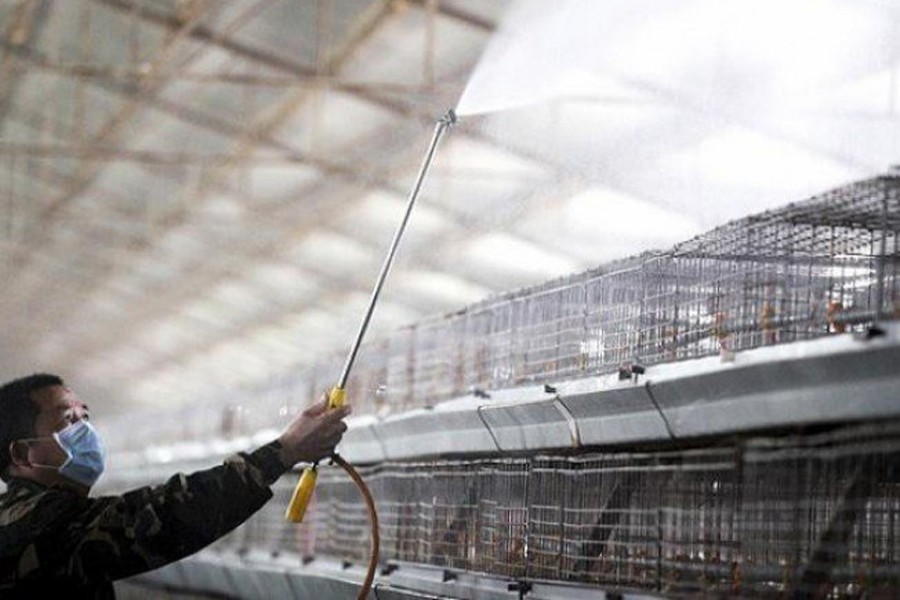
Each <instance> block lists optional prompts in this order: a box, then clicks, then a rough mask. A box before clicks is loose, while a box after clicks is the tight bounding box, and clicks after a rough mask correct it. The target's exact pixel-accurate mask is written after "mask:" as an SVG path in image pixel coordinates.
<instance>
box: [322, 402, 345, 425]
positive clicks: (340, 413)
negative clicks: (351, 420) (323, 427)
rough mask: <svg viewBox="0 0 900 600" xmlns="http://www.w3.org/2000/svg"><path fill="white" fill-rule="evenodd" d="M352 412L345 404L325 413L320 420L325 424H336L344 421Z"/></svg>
mask: <svg viewBox="0 0 900 600" xmlns="http://www.w3.org/2000/svg"><path fill="white" fill-rule="evenodd" d="M351 412H352V409H351V408H350V406H349V405H347V404H345V405H344V406H339V407H338V408H335V409H334V410H329V411H327V412H326V413H325V414H324V415H323V416H322V420H323V421H326V422H332V423H333V422H336V421H340V420H342V419H344V418H345V417H347V415H349V414H350V413H351Z"/></svg>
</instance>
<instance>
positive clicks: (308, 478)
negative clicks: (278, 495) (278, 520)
mask: <svg viewBox="0 0 900 600" xmlns="http://www.w3.org/2000/svg"><path fill="white" fill-rule="evenodd" d="M318 476H319V470H318V469H316V468H315V467H308V468H306V469H303V475H301V476H300V481H299V482H298V483H297V487H296V488H294V495H293V496H291V501H290V503H289V504H288V507H287V510H286V511H285V513H284V518H285V519H286V520H288V521H290V522H291V523H302V522H303V517H304V516H305V515H306V509H307V507H309V501H310V500H312V495H313V491H314V490H315V489H316V479H317V478H318Z"/></svg>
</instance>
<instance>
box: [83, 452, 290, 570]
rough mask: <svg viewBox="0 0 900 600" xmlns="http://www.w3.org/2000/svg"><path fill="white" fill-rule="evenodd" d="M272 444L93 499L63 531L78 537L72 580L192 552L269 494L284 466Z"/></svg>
mask: <svg viewBox="0 0 900 600" xmlns="http://www.w3.org/2000/svg"><path fill="white" fill-rule="evenodd" d="M279 449H280V444H279V443H278V442H277V441H275V442H271V443H269V444H267V445H265V446H262V447H261V448H259V449H257V450H255V451H254V452H252V453H249V454H243V453H242V454H238V455H235V456H232V457H230V458H228V459H227V460H226V461H225V462H224V463H223V464H222V465H219V466H217V467H214V468H212V469H208V470H205V471H198V472H196V473H192V474H190V475H183V474H178V475H175V476H173V477H172V478H170V479H169V480H168V481H167V482H166V483H164V484H163V485H160V486H156V487H144V488H139V489H136V490H133V491H130V492H127V493H125V494H123V495H121V496H109V497H101V498H97V499H96V500H95V501H94V502H92V504H91V508H90V509H89V510H88V511H87V514H85V515H83V519H82V522H81V523H78V524H77V525H76V527H75V528H74V529H70V532H73V533H74V534H75V535H76V536H77V538H78V539H77V541H76V544H75V550H74V552H73V553H72V554H71V558H70V560H69V563H68V568H67V569H66V570H67V571H68V572H69V574H70V575H71V576H74V577H76V578H83V579H90V578H94V577H97V576H101V577H104V578H109V579H121V578H123V577H129V576H131V575H135V574H137V573H141V572H144V571H149V570H152V569H155V568H157V567H160V566H162V565H164V564H167V563H169V562H172V561H175V560H178V559H180V558H183V557H185V556H188V555H189V554H192V553H194V552H197V551H198V550H200V549H201V548H203V547H204V546H207V545H208V544H210V543H212V542H213V541H215V540H217V539H218V538H220V537H222V536H223V535H225V534H226V533H228V532H229V531H231V530H232V529H234V528H235V527H237V526H238V525H240V524H241V523H242V522H244V521H245V520H246V519H247V518H248V517H250V516H251V515H252V514H253V513H254V512H256V511H257V510H259V508H261V507H262V506H263V505H264V504H265V503H266V501H268V500H269V499H270V498H271V497H272V492H271V490H270V489H269V486H270V485H271V484H272V483H274V482H275V480H276V479H278V477H279V476H281V474H282V473H283V472H284V471H285V470H286V469H285V467H284V466H283V465H282V463H281V461H280V460H279V458H278V451H279Z"/></svg>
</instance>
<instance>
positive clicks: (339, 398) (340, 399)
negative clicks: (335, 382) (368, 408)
mask: <svg viewBox="0 0 900 600" xmlns="http://www.w3.org/2000/svg"><path fill="white" fill-rule="evenodd" d="M346 403H347V390H345V389H344V388H340V387H337V386H334V387H333V388H331V391H330V392H328V409H329V410H331V409H332V408H340V407H342V406H343V405H345V404H346Z"/></svg>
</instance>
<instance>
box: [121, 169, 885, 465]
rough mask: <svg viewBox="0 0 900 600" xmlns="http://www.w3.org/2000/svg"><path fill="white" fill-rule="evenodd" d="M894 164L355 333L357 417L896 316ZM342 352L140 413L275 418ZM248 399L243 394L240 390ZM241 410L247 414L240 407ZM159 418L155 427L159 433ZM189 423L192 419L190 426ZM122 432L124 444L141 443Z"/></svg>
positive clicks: (229, 427)
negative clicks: (531, 282)
mask: <svg viewBox="0 0 900 600" xmlns="http://www.w3.org/2000/svg"><path fill="white" fill-rule="evenodd" d="M898 265H900V176H896V177H891V176H885V177H880V178H876V179H871V180H866V181H862V182H858V183H855V184H852V185H849V186H846V187H844V188H840V189H837V190H834V191H832V192H829V193H827V194H824V195H823V196H820V197H816V198H813V199H811V200H808V201H806V202H803V203H798V204H793V205H789V206H787V207H784V208H782V209H779V210H774V211H770V212H767V213H763V214H760V215H756V216H753V217H748V218H746V219H743V220H741V221H736V222H733V223H730V224H728V225H725V226H722V227H719V228H717V229H714V230H712V231H710V232H708V233H706V234H704V235H701V236H699V237H697V238H695V239H693V240H690V241H688V242H685V243H683V244H680V245H678V246H676V247H675V248H673V249H672V250H670V251H668V252H664V253H657V254H648V255H644V256H640V257H634V258H630V259H627V260H624V261H620V262H618V263H615V264H611V265H606V266H604V267H601V268H599V269H595V270H592V271H589V272H585V273H580V274H576V275H573V276H569V277H566V278H563V279H560V280H555V281H552V282H548V283H546V284H544V285H540V286H536V287H532V288H527V289H523V290H518V291H515V292H511V293H508V294H506V295H503V296H499V297H496V298H491V299H488V300H485V301H483V302H481V303H479V304H475V305H473V306H470V307H467V308H466V309H465V310H462V311H459V312H457V313H454V314H451V315H447V316H444V317H442V318H438V319H432V320H429V321H426V322H422V323H419V324H417V325H415V326H410V327H406V328H403V329H400V330H398V331H396V332H395V333H394V334H393V335H391V336H389V337H388V338H387V339H382V340H378V341H374V342H371V343H368V344H365V345H363V347H362V349H361V350H360V352H359V355H358V357H357V361H356V363H355V365H354V370H353V371H352V373H351V376H350V379H349V381H348V385H347V393H348V401H349V402H350V403H351V404H353V405H354V407H355V410H356V414H385V413H389V412H402V411H405V410H409V409H411V408H418V407H422V406H431V405H434V404H436V403H438V402H441V401H443V400H446V399H449V398H454V397H460V396H464V395H466V394H471V393H473V392H474V393H478V392H479V391H486V392H489V391H490V390H497V389H503V388H510V387H515V386H521V385H528V384H535V383H553V382H558V381H560V380H565V379H571V378H577V377H587V376H594V375H602V374H607V373H612V372H615V371H617V370H618V369H621V368H622V367H623V365H624V366H627V365H629V364H632V363H639V364H642V365H652V364H658V363H663V362H672V361H680V360H688V359H693V358H700V357H706V356H712V355H717V354H721V355H724V354H730V353H733V352H736V351H740V350H747V349H751V348H757V347H761V346H766V345H775V344H781V343H788V342H792V341H798V340H808V339H813V338H817V337H822V336H827V335H834V334H840V333H846V332H853V331H861V330H863V329H865V328H866V327H868V326H869V325H871V324H872V323H873V322H875V321H878V320H881V319H889V318H897V317H898V316H900V277H898V269H900V267H898ZM342 364H343V356H333V357H329V358H327V359H325V360H323V361H321V362H320V363H319V364H316V365H314V366H312V367H311V368H308V369H306V371H305V372H302V373H299V374H293V375H290V376H287V377H285V378H283V379H281V380H278V381H271V382H266V383H265V384H264V385H261V386H257V387H256V388H253V389H248V390H236V391H235V390H232V391H230V392H229V393H228V394H226V395H224V396H223V395H217V396H216V397H215V398H214V399H212V400H211V401H209V402H207V403H206V405H204V406H199V407H198V406H194V407H191V408H189V409H186V411H187V413H188V414H183V415H172V416H171V417H170V418H169V420H170V421H172V423H171V425H170V426H166V425H159V423H160V421H159V420H158V419H148V420H147V422H148V423H149V424H150V425H149V426H148V427H150V428H151V429H153V431H149V430H148V432H147V433H148V435H147V436H144V437H146V438H147V439H152V440H155V441H157V442H158V441H166V439H167V435H168V439H170V440H184V439H207V438H209V437H210V436H212V435H216V434H222V435H224V436H225V437H228V436H234V435H243V434H247V433H252V432H254V431H257V430H259V429H263V428H266V427H279V426H282V425H283V424H284V423H285V422H287V420H289V419H290V418H291V417H292V416H293V415H295V414H296V413H297V412H298V411H299V410H301V409H302V408H303V406H304V405H305V404H306V403H308V402H309V401H310V399H313V398H316V397H318V396H319V395H320V394H321V393H322V391H324V390H327V389H330V388H331V386H332V385H333V384H334V382H335V381H336V380H337V377H338V374H339V373H340V369H341V367H342ZM247 398H250V399H252V402H250V401H248V400H247ZM248 405H249V406H252V408H253V410H246V409H245V407H246V406H248ZM160 428H162V429H166V428H168V430H169V431H168V432H163V434H162V435H161V434H160V431H159V429H160ZM192 428H193V429H192ZM145 441H146V440H143V439H142V433H141V431H135V430H133V429H130V430H129V435H128V437H127V438H126V439H123V443H124V445H126V446H128V445H130V446H133V447H136V448H142V447H145V446H146V443H145Z"/></svg>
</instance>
